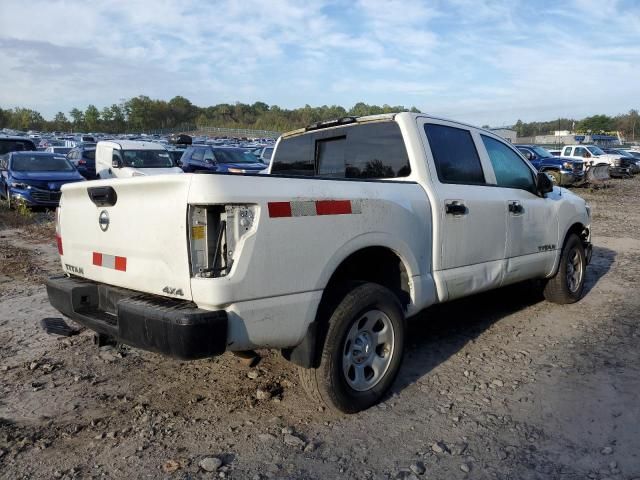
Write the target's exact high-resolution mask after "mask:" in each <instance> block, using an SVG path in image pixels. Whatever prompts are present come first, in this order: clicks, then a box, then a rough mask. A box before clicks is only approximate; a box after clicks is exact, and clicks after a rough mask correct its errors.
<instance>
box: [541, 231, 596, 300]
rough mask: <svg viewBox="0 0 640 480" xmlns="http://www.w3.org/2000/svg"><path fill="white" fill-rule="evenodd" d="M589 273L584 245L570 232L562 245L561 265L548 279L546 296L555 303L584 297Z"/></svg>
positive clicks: (545, 290) (545, 289) (545, 288)
mask: <svg viewBox="0 0 640 480" xmlns="http://www.w3.org/2000/svg"><path fill="white" fill-rule="evenodd" d="M586 273H587V257H586V255H585V251H584V245H583V244H582V241H581V240H580V238H579V237H578V236H577V235H576V234H573V233H572V234H570V235H569V236H568V237H567V240H566V241H565V243H564V247H562V253H561V254H560V265H558V271H557V272H556V274H555V275H554V276H553V277H552V278H550V279H549V280H548V281H547V284H546V285H545V287H544V297H545V298H546V299H547V300H548V301H550V302H553V303H560V304H567V303H575V302H577V301H578V300H580V299H581V298H582V293H583V291H584V281H585V277H586Z"/></svg>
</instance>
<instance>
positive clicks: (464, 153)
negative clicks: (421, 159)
mask: <svg viewBox="0 0 640 480" xmlns="http://www.w3.org/2000/svg"><path fill="white" fill-rule="evenodd" d="M424 130H425V133H426V134H427V139H428V140H429V146H430V147H431V153H432V155H433V161H434V163H435V164H436V171H437V172H438V179H439V180H440V181H441V182H442V183H462V184H471V185H484V184H485V179H484V173H483V171H482V165H481V163H480V157H479V156H478V151H477V150H476V146H475V144H474V143H473V137H472V136H471V132H470V131H469V130H463V129H461V128H454V127H448V126H445V125H435V124H432V123H427V124H425V126H424Z"/></svg>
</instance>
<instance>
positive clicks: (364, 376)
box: [342, 310, 395, 392]
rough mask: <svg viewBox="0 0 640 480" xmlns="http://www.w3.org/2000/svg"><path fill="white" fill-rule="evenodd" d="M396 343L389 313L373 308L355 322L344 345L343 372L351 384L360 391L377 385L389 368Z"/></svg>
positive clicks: (350, 385)
mask: <svg viewBox="0 0 640 480" xmlns="http://www.w3.org/2000/svg"><path fill="white" fill-rule="evenodd" d="M394 343H395V332H394V330H393V324H392V323H391V319H390V318H389V317H388V316H387V314H386V313H384V312H381V311H380V310H369V311H368V312H366V313H364V314H363V315H361V316H360V317H359V318H358V319H357V320H356V321H355V322H353V325H352V326H351V329H350V330H349V333H348V334H347V336H346V338H345V341H344V345H343V348H342V372H343V374H344V378H345V380H346V382H347V384H348V385H349V387H351V388H352V389H354V390H356V391H358V392H365V391H367V390H370V389H372V388H373V387H375V386H376V385H377V384H378V383H379V382H380V380H382V378H383V377H384V375H385V374H386V373H387V370H389V365H390V364H391V359H392V358H393V355H394V353H395V347H394Z"/></svg>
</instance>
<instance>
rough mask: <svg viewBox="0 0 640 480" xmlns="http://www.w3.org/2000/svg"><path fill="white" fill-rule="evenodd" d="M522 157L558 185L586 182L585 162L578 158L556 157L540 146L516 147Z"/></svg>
mask: <svg viewBox="0 0 640 480" xmlns="http://www.w3.org/2000/svg"><path fill="white" fill-rule="evenodd" d="M515 147H516V148H517V149H518V150H519V151H520V153H522V155H523V156H524V157H525V158H526V159H527V160H529V161H530V162H531V164H532V165H533V166H534V167H535V168H536V170H538V171H539V172H544V173H546V174H548V175H549V176H550V177H551V179H552V180H553V183H555V184H556V185H573V184H576V183H581V182H583V181H584V174H585V168H584V162H583V161H582V160H578V159H576V158H563V157H555V156H553V155H552V154H551V152H549V151H548V150H547V149H546V148H542V147H540V146H538V145H516V146H515Z"/></svg>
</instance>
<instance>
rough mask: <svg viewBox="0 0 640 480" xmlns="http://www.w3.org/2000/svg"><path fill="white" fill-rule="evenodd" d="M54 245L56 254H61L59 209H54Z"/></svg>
mask: <svg viewBox="0 0 640 480" xmlns="http://www.w3.org/2000/svg"><path fill="white" fill-rule="evenodd" d="M56 244H57V245H58V253H59V254H60V255H62V254H63V250H62V234H61V233H60V207H58V208H56Z"/></svg>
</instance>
